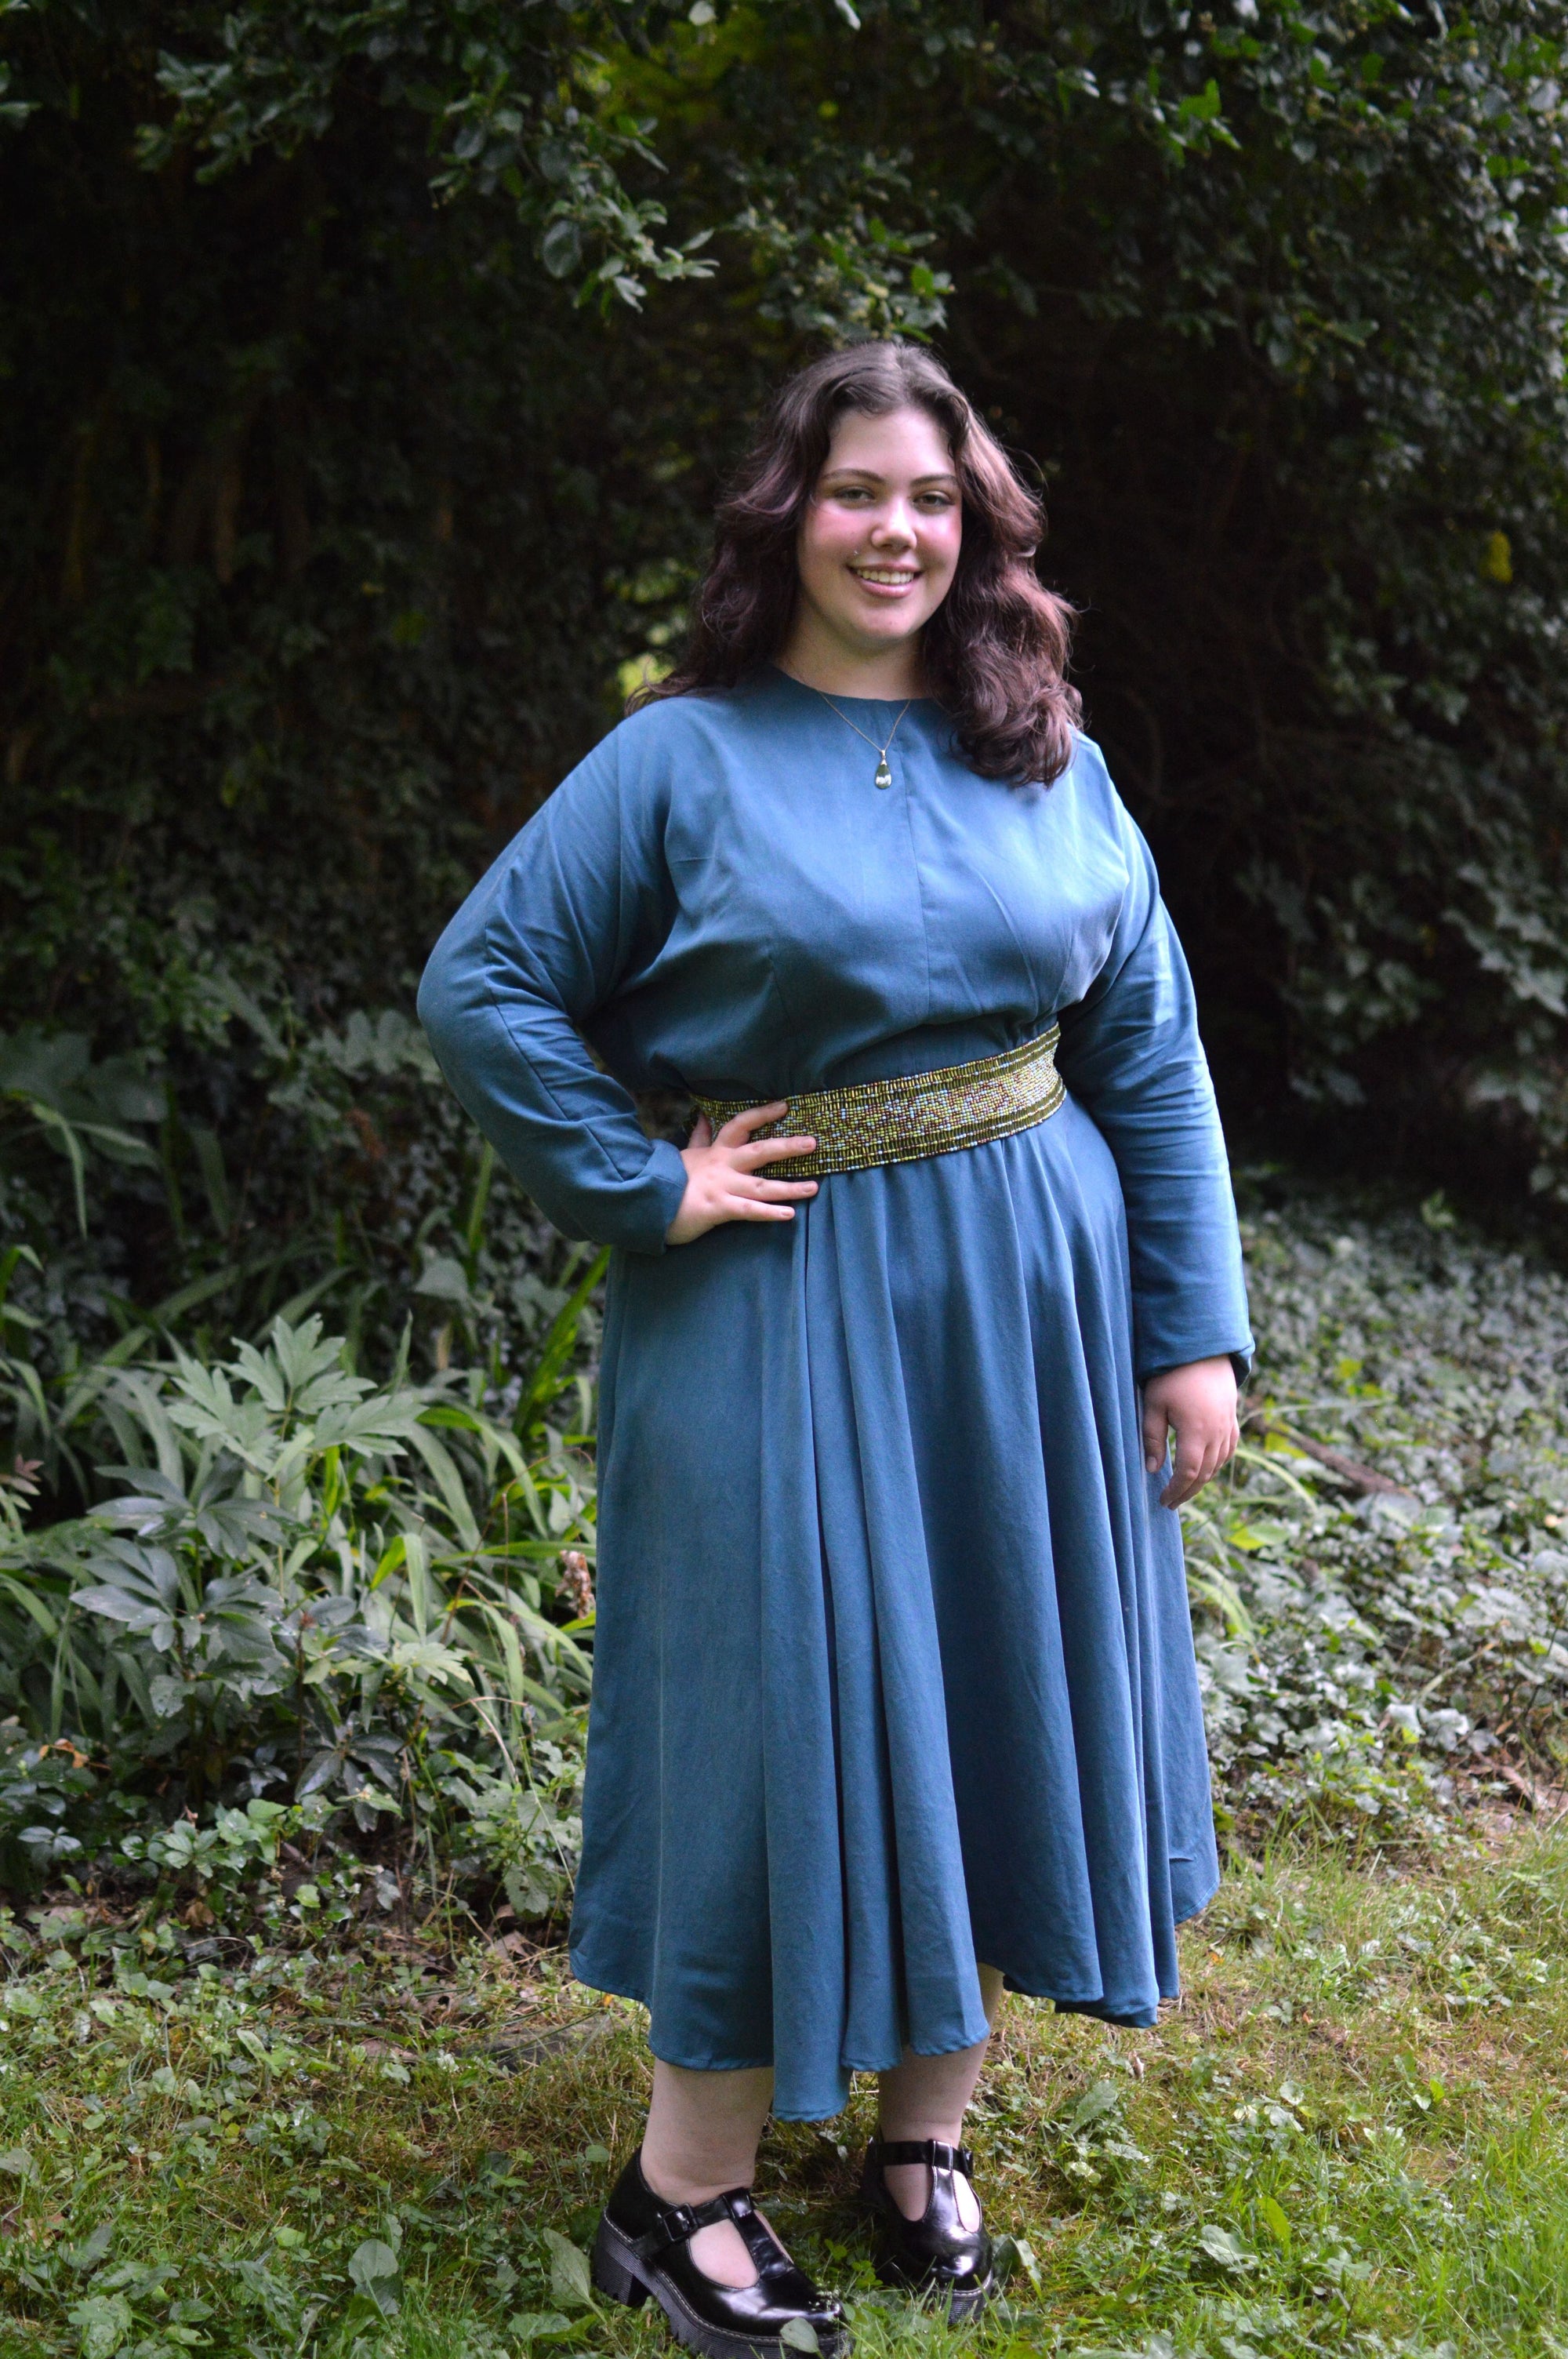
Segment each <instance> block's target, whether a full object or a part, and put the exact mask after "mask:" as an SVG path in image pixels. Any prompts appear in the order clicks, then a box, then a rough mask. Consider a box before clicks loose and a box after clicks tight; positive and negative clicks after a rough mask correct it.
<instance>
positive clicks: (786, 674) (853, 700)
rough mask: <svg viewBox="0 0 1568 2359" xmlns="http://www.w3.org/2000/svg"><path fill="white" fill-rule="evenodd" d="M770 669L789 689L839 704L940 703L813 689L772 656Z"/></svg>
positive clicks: (926, 698)
mask: <svg viewBox="0 0 1568 2359" xmlns="http://www.w3.org/2000/svg"><path fill="white" fill-rule="evenodd" d="M768 669H769V670H770V671H771V672H772V673H773V677H774V678H775V679H782V680H784V681H785V682H786V683H787V684H788V686H789V687H791V688H797V689H799V690H800V692H801V694H802V695H803V696H831V697H832V699H833V701H835V702H836V703H838V704H884V705H885V704H902V705H904V706H906V707H908V708H910V709H911V710H913V709H914V707H915V706H917V705H921V704H936V703H937V702H938V699H937V698H935V696H846V695H845V694H844V693H843V691H842V690H839V689H837V688H835V689H831V690H829V689H826V688H813V687H812V686H811V684H810V682H809V681H808V680H804V679H796V678H795V674H794V672H792V671H785V669H784V666H783V664H781V663H775V662H774V661H773V658H772V657H771V656H770V657H769V658H768Z"/></svg>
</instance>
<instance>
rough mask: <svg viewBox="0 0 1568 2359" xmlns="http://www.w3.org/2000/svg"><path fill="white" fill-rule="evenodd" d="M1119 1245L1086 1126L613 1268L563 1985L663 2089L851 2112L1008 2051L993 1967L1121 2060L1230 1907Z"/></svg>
mask: <svg viewBox="0 0 1568 2359" xmlns="http://www.w3.org/2000/svg"><path fill="white" fill-rule="evenodd" d="M1131 1338H1132V1310H1131V1294H1130V1272H1129V1262H1128V1249H1127V1233H1126V1221H1125V1214H1124V1212H1123V1207H1122V1201H1121V1191H1120V1187H1119V1181H1118V1178H1117V1173H1116V1167H1115V1164H1114V1162H1113V1161H1112V1158H1111V1156H1110V1152H1109V1149H1108V1147H1107V1146H1106V1144H1105V1141H1104V1140H1103V1138H1102V1137H1101V1136H1100V1134H1099V1133H1098V1130H1097V1129H1096V1128H1095V1126H1094V1125H1093V1123H1092V1122H1091V1121H1090V1120H1089V1118H1088V1117H1087V1114H1084V1113H1083V1112H1082V1111H1081V1109H1079V1108H1078V1107H1077V1106H1076V1105H1075V1104H1074V1103H1073V1102H1072V1101H1071V1099H1069V1100H1068V1101H1067V1102H1066V1103H1065V1104H1064V1105H1063V1107H1062V1108H1061V1110H1060V1111H1059V1112H1058V1113H1057V1114H1054V1115H1053V1116H1051V1117H1050V1119H1049V1120H1047V1121H1046V1122H1044V1123H1043V1124H1041V1125H1038V1126H1037V1127H1036V1128H1034V1129H1033V1130H1029V1131H1025V1132H1022V1133H1021V1134H1019V1135H1018V1136H1014V1137H1011V1138H1007V1139H1000V1140H997V1141H994V1142H992V1143H991V1144H989V1145H987V1146H983V1147H970V1148H968V1149H965V1150H963V1151H961V1152H959V1153H957V1154H951V1155H945V1156H938V1157H933V1158H929V1159H927V1160H925V1161H922V1162H917V1163H908V1164H900V1165H892V1166H887V1167H883V1168H879V1169H871V1170H867V1171H856V1172H846V1173H841V1174H838V1175H836V1176H834V1177H833V1178H830V1179H828V1180H825V1181H824V1182H823V1184H822V1187H821V1190H820V1192H819V1194H818V1195H817V1197H816V1199H815V1200H814V1201H812V1202H811V1204H810V1205H809V1207H807V1208H803V1209H802V1211H801V1212H799V1213H798V1214H797V1217H796V1218H795V1221H794V1222H792V1223H765V1224H753V1223H732V1224H730V1225H728V1226H726V1227H724V1228H721V1229H719V1230H715V1231H714V1232H712V1233H711V1234H709V1235H708V1236H707V1237H705V1238H703V1239H701V1240H699V1241H698V1242H697V1244H696V1245H687V1246H681V1247H678V1248H675V1249H672V1250H670V1251H668V1252H666V1253H665V1254H664V1255H663V1256H659V1257H651V1256H631V1255H618V1256H616V1259H615V1263H614V1265H613V1267H612V1272H611V1285H610V1293H609V1301H608V1309H607V1317H606V1323H605V1336H604V1354H603V1372H602V1384H601V1402H600V1527H599V1528H600V1563H599V1583H598V1593H599V1615H598V1626H597V1630H596V1634H595V1641H594V1649H595V1684H594V1697H593V1705H592V1711H591V1715H590V1726H589V1749H588V1770H587V1786H586V1792H585V1796H584V1848H583V1859H582V1867H581V1873H580V1876H579V1886H578V1892H577V1900H576V1907H575V1910H574V1915H573V1923H572V1947H571V1957H572V1966H573V1970H574V1972H575V1973H576V1974H577V1976H578V1978H579V1980H580V1981H582V1982H584V1983H586V1984H590V1985H592V1986H593V1987H595V1988H598V1989H600V1990H607V1991H614V1992H619V1993H621V1994H622V1995H626V1996H630V1997H633V1998H636V1999H640V2000H641V2001H642V2002H643V2004H644V2005H645V2006H647V2007H648V2009H649V2011H650V2017H651V2039H652V2045H653V2048H654V2053H655V2054H656V2055H658V2056H661V2057H663V2058H665V2059H666V2060H668V2061H669V2062H671V2063H675V2064H682V2065H687V2066H692V2067H697V2068H706V2069H713V2070H724V2069H732V2068H735V2067H741V2066H756V2065H765V2064H772V2065H773V2067H774V2070H775V2074H776V2080H775V2096H774V2110H775V2112H776V2113H777V2114H780V2115H781V2116H783V2117H784V2118H795V2119H804V2120H820V2119H823V2118H825V2117H827V2115H830V2114H833V2113H835V2112H837V2111H838V2109H839V2107H840V2106H841V2105H842V2104H844V2102H845V2099H846V2097H847V2095H848V2093H849V2075H850V2074H851V2072H855V2071H878V2070H882V2069H885V2068H887V2067H889V2066H892V2065H893V2064H895V2063H896V2062H897V2061H898V2059H899V2056H900V2054H901V2052H902V2050H903V2047H904V2046H905V2045H906V2044H907V2045H908V2046H910V2047H912V2048H914V2049H915V2050H916V2051H917V2052H919V2053H921V2054H925V2055H938V2054H943V2053H945V2052H946V2051H948V2050H950V2049H957V2048H965V2047H968V2046H969V2045H971V2044H972V2043H973V2042H974V2041H976V2040H978V2039H979V2038H983V2037H984V2034H985V2029H986V2021H985V2015H984V2011H983V2009H982V2007H981V2004H980V1993H979V1977H978V1975H977V1973H976V1963H977V1960H978V1961H980V1962H984V1963H986V1964H989V1965H991V1966H995V1967H999V1968H1000V1969H1001V1970H1002V1972H1003V1973H1005V1975H1006V1977H1007V1981H1008V1984H1009V1985H1010V1987H1011V1988H1012V1989H1014V1990H1019V1991H1024V1992H1028V1993H1031V1994H1033V1995H1037V1996H1043V1997H1048V1998H1052V1999H1054V2000H1055V2001H1056V2002H1057V2003H1058V2004H1059V2005H1061V2006H1067V2007H1073V2008H1079V2009H1084V2010H1086V2011H1088V2012H1091V2013H1094V2014H1098V2015H1101V2016H1104V2017H1108V2019H1110V2020H1112V2021H1115V2022H1120V2023H1131V2024H1147V2023H1151V2022H1152V2021H1153V2020H1154V2016H1155V2010H1156V2006H1157V2004H1158V2001H1159V1999H1160V1998H1161V1997H1162V1996H1170V1995H1173V1994H1174V1993H1175V1990H1176V1987H1177V1975H1176V1955H1175V1943H1174V1939H1173V1932H1174V1927H1175V1926H1176V1925H1177V1924H1178V1923H1179V1922H1180V1921H1181V1920H1182V1919H1184V1918H1185V1917H1188V1916H1190V1915H1192V1914H1194V1913H1195V1911H1196V1910H1198V1909H1199V1908H1202V1907H1203V1906H1204V1905H1205V1903H1206V1901H1207V1900H1208V1899H1209V1898H1210V1897H1211V1896H1212V1894H1213V1892H1214V1890H1215V1887H1216V1885H1217V1881H1218V1866H1217V1857H1216V1847H1215V1835H1214V1821H1213V1815H1212V1810H1211V1806H1210V1798H1209V1782H1208V1771H1207V1764H1206V1757H1205V1751H1204V1738H1203V1719H1202V1712H1201V1708H1200V1703H1199V1696H1198V1686H1197V1677H1196V1669H1195V1662H1194V1656H1193V1643H1192V1631H1191V1625H1190V1622H1189V1619H1188V1613H1187V1602H1186V1590H1185V1581H1184V1569H1183V1561H1182V1545H1181V1532H1180V1525H1179V1520H1178V1518H1177V1517H1176V1515H1175V1514H1174V1512H1173V1511H1172V1510H1170V1509H1168V1508H1164V1507H1162V1506H1160V1504H1159V1494H1160V1492H1161V1490H1162V1488H1163V1486H1164V1483H1165V1481H1166V1480H1167V1476H1166V1475H1165V1474H1163V1473H1162V1474H1161V1475H1159V1476H1150V1475H1148V1474H1147V1473H1145V1471H1144V1467H1143V1462H1142V1449H1141V1432H1140V1421H1139V1399H1138V1392H1137V1386H1136V1385H1135V1382H1134V1374H1133V1365H1132V1341H1131Z"/></svg>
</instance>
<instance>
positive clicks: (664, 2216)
mask: <svg viewBox="0 0 1568 2359" xmlns="http://www.w3.org/2000/svg"><path fill="white" fill-rule="evenodd" d="M697 2224H698V2223H697V2214H696V2212H694V2211H693V2210H692V2208H691V2205H690V2204H689V2203H676V2204H673V2205H672V2206H671V2208H670V2209H669V2211H667V2212H660V2214H659V2228H660V2231H661V2233H662V2234H664V2235H665V2236H667V2237H668V2238H669V2241H670V2243H671V2244H672V2245H684V2244H685V2242H686V2240H687V2237H688V2236H695V2235H696V2234H697Z"/></svg>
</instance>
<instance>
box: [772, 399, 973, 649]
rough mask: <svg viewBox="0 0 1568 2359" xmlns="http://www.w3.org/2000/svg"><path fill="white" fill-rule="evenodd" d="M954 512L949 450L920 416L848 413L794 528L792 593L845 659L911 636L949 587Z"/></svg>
mask: <svg viewBox="0 0 1568 2359" xmlns="http://www.w3.org/2000/svg"><path fill="white" fill-rule="evenodd" d="M962 537H963V506H962V501H961V498H960V494H959V486H958V478H957V474H956V473H955V472H954V468H953V456H952V452H951V451H949V449H948V447H947V442H946V436H945V435H944V434H943V432H942V429H941V428H940V427H939V426H938V425H937V423H936V420H935V419H934V418H932V417H930V416H928V415H927V413H926V412H925V410H924V409H894V410H891V411H890V412H889V413H888V415H887V416H886V417H885V418H866V417H863V416H861V415H860V413H859V412H858V411H855V410H850V411H849V412H847V413H846V414H845V416H843V417H842V418H840V419H839V420H838V425H837V427H836V428H835V429H834V434H833V441H832V445H831V447H830V449H829V451H828V453H827V464H826V466H825V467H824V468H823V470H822V473H821V474H820V475H819V476H818V478H817V482H816V490H815V491H814V492H813V494H812V495H811V498H810V501H809V502H808V504H807V506H806V516H805V517H804V519H803V521H802V524H801V527H800V541H799V558H800V586H801V593H802V596H803V598H804V600H805V603H806V606H807V607H808V608H809V609H810V610H811V612H812V614H813V617H814V619H815V621H816V624H817V625H819V626H820V627H821V628H822V629H823V630H825V631H826V632H827V635H828V636H830V637H831V638H833V639H836V640H837V641H838V643H839V645H840V646H841V647H843V648H844V650H845V652H846V653H853V654H857V655H860V656H872V655H877V654H881V653H883V652H885V651H887V650H889V649H891V648H892V647H895V646H897V645H898V643H899V642H900V641H902V640H908V639H911V638H913V637H914V636H915V635H916V634H917V633H918V632H919V631H920V630H921V629H922V628H923V626H924V625H925V624H926V623H928V622H929V621H930V619H931V617H932V615H933V614H935V612H936V609H937V607H938V606H939V605H940V604H941V603H942V601H943V599H944V598H945V597H946V595H947V592H948V591H949V590H950V589H951V587H952V584H953V575H954V572H955V571H956V570H957V563H958V548H959V543H960V540H961V539H962Z"/></svg>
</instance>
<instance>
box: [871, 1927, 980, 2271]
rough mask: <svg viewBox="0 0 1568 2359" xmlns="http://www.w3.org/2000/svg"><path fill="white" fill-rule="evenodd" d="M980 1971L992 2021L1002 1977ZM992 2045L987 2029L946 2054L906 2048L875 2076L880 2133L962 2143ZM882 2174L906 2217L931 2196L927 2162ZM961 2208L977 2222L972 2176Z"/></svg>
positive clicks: (962, 2189) (898, 2165)
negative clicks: (888, 2068) (889, 2068)
mask: <svg viewBox="0 0 1568 2359" xmlns="http://www.w3.org/2000/svg"><path fill="white" fill-rule="evenodd" d="M979 1974H980V2000H981V2003H982V2005H983V2006H984V2007H985V2011H986V2021H987V2022H988V2023H989V2024H994V2023H995V2021H996V2017H997V2009H998V2008H999V2007H1000V2005H1001V1991H1002V1978H1001V1975H1000V1973H999V1971H998V1970H997V1968H996V1967H995V1966H982V1967H981V1968H980V1970H979ZM989 2045H990V2034H989V2032H988V2033H987V2034H986V2037H985V2038H984V2039H978V2040H977V2041H976V2042H975V2045H974V2046H973V2047H972V2048H957V2049H954V2050H953V2051H952V2052H951V2053H950V2054H949V2055H946V2056H917V2055H916V2054H915V2053H914V2049H912V2048H906V2049H904V2051H903V2061H902V2062H901V2063H898V2064H895V2065H894V2067H893V2069H892V2071H891V2072H880V2073H879V2074H878V2075H877V2132H878V2135H879V2136H881V2137H884V2138H886V2139H888V2140H890V2141H892V2140H894V2139H899V2138H940V2139H942V2140H943V2142H944V2143H945V2144H946V2145H947V2146H957V2145H959V2144H961V2142H962V2140H963V2135H964V2114H965V2112H966V2110H967V2108H968V2103H969V2099H970V2098H971V2097H972V2096H973V2095H974V2093H975V2083H976V2082H977V2081H978V2080H979V2077H980V2067H981V2065H982V2064H983V2063H984V2062H985V2060H986V2049H988V2048H989ZM882 2177H883V2180H885V2181H886V2184H887V2190H888V2193H889V2194H890V2195H891V2196H892V2200H893V2201H894V2202H895V2203H896V2204H897V2205H898V2208H899V2210H900V2211H901V2212H903V2215H904V2218H905V2219H906V2220H918V2219H919V2218H920V2217H921V2215H922V2213H923V2212H925V2207H926V2205H927V2204H928V2203H929V2202H930V2201H931V2173H930V2171H929V2170H928V2169H927V2168H926V2166H925V2163H923V2162H894V2163H889V2164H887V2165H885V2166H884V2168H883V2171H882ZM958 2208H959V2211H960V2212H961V2213H962V2215H963V2221H964V2225H965V2226H966V2227H967V2228H978V2227H979V2224H980V2207H979V2200H978V2198H977V2197H976V2194H975V2191H974V2190H973V2188H972V2187H971V2186H970V2185H969V2183H968V2180H963V2179H961V2180H959V2181H958Z"/></svg>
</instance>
